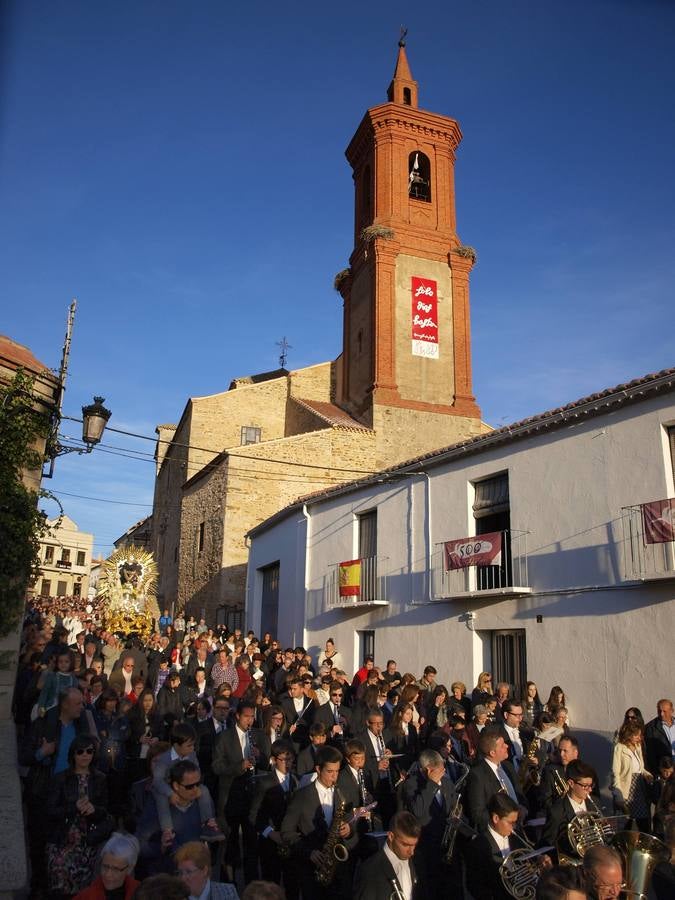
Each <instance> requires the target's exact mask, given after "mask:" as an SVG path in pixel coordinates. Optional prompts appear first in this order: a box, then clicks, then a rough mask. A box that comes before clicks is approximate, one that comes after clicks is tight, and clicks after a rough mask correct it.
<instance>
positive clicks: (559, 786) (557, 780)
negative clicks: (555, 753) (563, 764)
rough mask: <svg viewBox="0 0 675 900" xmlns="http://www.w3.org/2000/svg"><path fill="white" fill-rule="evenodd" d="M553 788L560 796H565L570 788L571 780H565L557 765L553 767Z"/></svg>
mask: <svg viewBox="0 0 675 900" xmlns="http://www.w3.org/2000/svg"><path fill="white" fill-rule="evenodd" d="M553 789H554V790H555V792H556V794H557V795H558V797H565V796H567V793H568V791H569V789H570V785H569V781H565V779H564V778H563V776H562V775H561V774H560V769H558V768H557V767H556V768H554V769H553Z"/></svg>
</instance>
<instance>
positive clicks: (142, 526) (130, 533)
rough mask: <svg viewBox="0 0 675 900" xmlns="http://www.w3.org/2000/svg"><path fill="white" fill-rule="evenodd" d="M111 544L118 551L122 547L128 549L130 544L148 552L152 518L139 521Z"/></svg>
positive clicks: (150, 540) (150, 542)
mask: <svg viewBox="0 0 675 900" xmlns="http://www.w3.org/2000/svg"><path fill="white" fill-rule="evenodd" d="M113 544H114V546H115V547H116V548H117V549H118V550H120V549H121V548H122V547H128V546H129V545H130V544H133V545H134V546H135V547H143V548H144V549H145V550H150V549H151V548H152V516H146V517H145V518H144V519H140V520H139V521H138V522H136V523H135V524H134V525H132V526H131V528H128V529H127V530H126V531H125V532H124V534H123V535H121V536H120V537H118V538H117V540H116V541H113Z"/></svg>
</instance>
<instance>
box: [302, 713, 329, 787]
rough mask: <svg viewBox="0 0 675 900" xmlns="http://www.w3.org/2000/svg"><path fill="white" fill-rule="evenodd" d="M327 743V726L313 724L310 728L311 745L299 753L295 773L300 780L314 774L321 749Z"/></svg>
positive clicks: (319, 723)
mask: <svg viewBox="0 0 675 900" xmlns="http://www.w3.org/2000/svg"><path fill="white" fill-rule="evenodd" d="M325 743H326V726H325V725H323V724H322V723H321V722H312V724H311V725H310V726H309V745H308V746H307V747H305V749H304V750H301V751H300V753H298V759H297V761H296V763H295V771H296V773H297V776H298V778H302V776H303V775H307V774H308V773H309V772H314V770H315V769H316V757H317V753H318V752H319V749H320V748H321V747H323V746H324V744H325Z"/></svg>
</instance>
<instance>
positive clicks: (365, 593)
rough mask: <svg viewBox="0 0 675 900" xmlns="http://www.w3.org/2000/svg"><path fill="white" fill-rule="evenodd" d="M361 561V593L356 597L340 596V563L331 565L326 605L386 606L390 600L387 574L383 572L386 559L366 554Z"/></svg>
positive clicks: (335, 606)
mask: <svg viewBox="0 0 675 900" xmlns="http://www.w3.org/2000/svg"><path fill="white" fill-rule="evenodd" d="M359 562H360V563H361V583H360V586H359V587H360V590H359V594H358V595H357V596H354V597H341V596H340V563H335V565H333V566H331V568H330V571H329V573H328V576H327V579H326V606H327V607H328V608H329V609H334V608H337V607H341V608H346V609H354V608H357V607H358V608H364V607H368V606H386V605H387V603H388V602H389V600H388V597H387V575H386V574H385V573H384V572H383V569H384V567H385V562H386V559H385V558H384V557H377V556H366V557H364V558H363V559H360V560H359Z"/></svg>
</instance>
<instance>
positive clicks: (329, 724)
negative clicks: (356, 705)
mask: <svg viewBox="0 0 675 900" xmlns="http://www.w3.org/2000/svg"><path fill="white" fill-rule="evenodd" d="M338 713H339V714H340V716H341V718H342V719H344V722H343V724H342V730H343V740H348V739H349V738H350V737H351V734H352V711H351V709H349V707H348V706H344V704H343V705H342V706H338ZM313 721H314V722H321V724H322V725H325V726H326V728H327V729H328V738H329V740H331V738H330V735H331V732H332V729H333V725H335V724H336V723H335V718H334V716H333V711H332V710H331V708H330V703H322V704H321V706H319V707H318V708H317V709H315V710H314V719H313ZM331 743H335V741H331ZM338 743H340V742H338Z"/></svg>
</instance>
